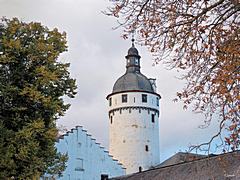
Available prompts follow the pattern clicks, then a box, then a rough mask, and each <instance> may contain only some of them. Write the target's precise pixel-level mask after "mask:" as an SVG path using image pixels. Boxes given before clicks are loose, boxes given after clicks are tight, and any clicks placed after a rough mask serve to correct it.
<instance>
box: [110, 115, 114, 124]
mask: <svg viewBox="0 0 240 180" xmlns="http://www.w3.org/2000/svg"><path fill="white" fill-rule="evenodd" d="M110 123H111V124H112V123H113V117H112V116H110Z"/></svg>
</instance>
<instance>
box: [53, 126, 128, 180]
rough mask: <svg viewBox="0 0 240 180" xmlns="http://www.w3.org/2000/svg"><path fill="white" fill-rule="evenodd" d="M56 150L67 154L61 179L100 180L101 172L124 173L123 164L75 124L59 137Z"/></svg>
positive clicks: (112, 174)
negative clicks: (73, 127) (65, 165)
mask: <svg viewBox="0 0 240 180" xmlns="http://www.w3.org/2000/svg"><path fill="white" fill-rule="evenodd" d="M56 147H57V150H58V151H59V152H61V153H67V154H68V158H69V159H68V162H67V168H66V170H65V171H64V173H63V177H61V178H59V179H61V180H100V179H101V174H108V175H109V177H115V176H121V175H124V174H125V169H124V168H123V166H122V165H121V164H120V163H119V162H118V161H117V160H114V159H113V158H112V156H110V155H109V153H108V151H106V150H105V149H104V148H103V147H101V146H100V144H99V143H96V140H95V139H94V138H92V137H91V135H89V134H87V132H86V130H83V129H82V127H81V126H77V127H76V128H75V129H72V130H71V132H68V133H67V134H65V135H64V136H63V138H62V139H59V142H58V143H56Z"/></svg>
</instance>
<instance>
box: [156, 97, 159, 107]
mask: <svg viewBox="0 0 240 180" xmlns="http://www.w3.org/2000/svg"><path fill="white" fill-rule="evenodd" d="M156 100H157V106H159V98H158V97H157V98H156Z"/></svg>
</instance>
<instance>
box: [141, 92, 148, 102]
mask: <svg viewBox="0 0 240 180" xmlns="http://www.w3.org/2000/svg"><path fill="white" fill-rule="evenodd" d="M142 102H144V103H146V102H147V95H146V94H142Z"/></svg>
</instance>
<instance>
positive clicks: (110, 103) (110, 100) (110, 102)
mask: <svg viewBox="0 0 240 180" xmlns="http://www.w3.org/2000/svg"><path fill="white" fill-rule="evenodd" d="M109 106H112V98H109Z"/></svg>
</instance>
